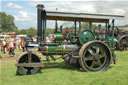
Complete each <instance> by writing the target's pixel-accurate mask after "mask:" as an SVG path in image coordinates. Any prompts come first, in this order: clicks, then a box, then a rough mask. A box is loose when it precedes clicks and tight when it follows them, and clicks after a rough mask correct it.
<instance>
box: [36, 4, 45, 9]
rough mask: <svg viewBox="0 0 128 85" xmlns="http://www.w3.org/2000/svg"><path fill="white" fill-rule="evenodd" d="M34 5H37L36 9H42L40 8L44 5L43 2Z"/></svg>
mask: <svg viewBox="0 0 128 85" xmlns="http://www.w3.org/2000/svg"><path fill="white" fill-rule="evenodd" d="M36 7H37V8H38V9H42V8H44V5H43V4H38V5H37V6H36Z"/></svg>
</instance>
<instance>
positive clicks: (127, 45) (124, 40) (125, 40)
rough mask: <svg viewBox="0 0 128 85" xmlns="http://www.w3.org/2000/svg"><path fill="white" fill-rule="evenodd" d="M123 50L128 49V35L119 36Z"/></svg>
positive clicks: (120, 47) (120, 46)
mask: <svg viewBox="0 0 128 85" xmlns="http://www.w3.org/2000/svg"><path fill="white" fill-rule="evenodd" d="M118 48H119V49H120V50H121V51H123V50H128V35H124V36H121V37H120V38H119V47H118Z"/></svg>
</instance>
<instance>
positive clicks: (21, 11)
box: [0, 0, 128, 29]
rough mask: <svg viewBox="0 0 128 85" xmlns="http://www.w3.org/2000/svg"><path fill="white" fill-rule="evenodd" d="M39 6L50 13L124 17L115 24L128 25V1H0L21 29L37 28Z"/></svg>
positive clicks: (0, 5) (1, 5) (51, 25)
mask: <svg viewBox="0 0 128 85" xmlns="http://www.w3.org/2000/svg"><path fill="white" fill-rule="evenodd" d="M37 4H43V5H44V6H45V9H46V10H50V11H56V8H57V9H58V11H64V12H81V13H96V14H97V13H98V14H99V13H100V14H110V15H113V14H115V15H124V16H125V18H124V19H123V20H117V21H116V23H115V24H116V25H125V24H128V0H0V11H2V12H6V13H7V14H11V15H13V16H14V18H15V23H16V26H17V27H18V28H19V29H28V28H29V27H35V28H37V8H36V5H37ZM58 23H59V25H61V24H63V23H64V22H58ZM47 27H49V28H54V27H55V26H54V22H53V21H48V22H47Z"/></svg>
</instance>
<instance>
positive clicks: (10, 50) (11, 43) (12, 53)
mask: <svg viewBox="0 0 128 85" xmlns="http://www.w3.org/2000/svg"><path fill="white" fill-rule="evenodd" d="M14 50H15V47H14V42H13V40H11V41H10V42H9V55H10V57H11V56H12V55H13V57H15V52H14Z"/></svg>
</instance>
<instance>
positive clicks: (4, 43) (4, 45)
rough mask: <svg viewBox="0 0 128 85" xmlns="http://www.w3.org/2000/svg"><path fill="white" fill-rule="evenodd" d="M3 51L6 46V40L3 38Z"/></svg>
mask: <svg viewBox="0 0 128 85" xmlns="http://www.w3.org/2000/svg"><path fill="white" fill-rule="evenodd" d="M2 43H3V52H4V54H5V48H6V42H5V40H3V42H2Z"/></svg>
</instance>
